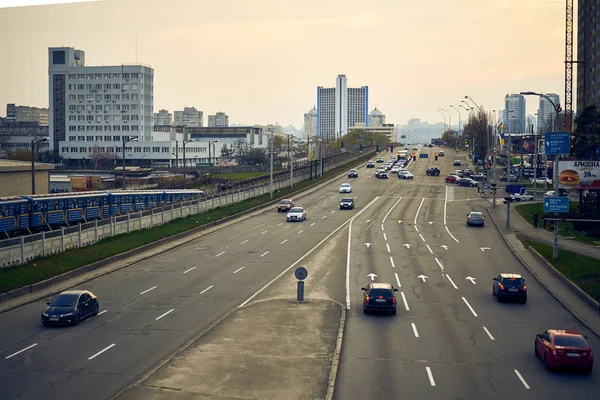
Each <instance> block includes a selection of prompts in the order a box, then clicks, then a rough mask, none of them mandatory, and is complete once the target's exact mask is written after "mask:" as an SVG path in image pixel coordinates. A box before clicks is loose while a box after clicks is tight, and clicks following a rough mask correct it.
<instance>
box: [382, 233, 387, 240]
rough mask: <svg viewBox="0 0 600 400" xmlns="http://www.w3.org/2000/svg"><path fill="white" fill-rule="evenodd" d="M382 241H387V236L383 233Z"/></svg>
mask: <svg viewBox="0 0 600 400" xmlns="http://www.w3.org/2000/svg"><path fill="white" fill-rule="evenodd" d="M383 240H385V241H387V235H386V234H385V232H383Z"/></svg>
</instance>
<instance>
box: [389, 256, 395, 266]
mask: <svg viewBox="0 0 600 400" xmlns="http://www.w3.org/2000/svg"><path fill="white" fill-rule="evenodd" d="M390 263H392V268H396V264H394V259H393V258H392V256H390Z"/></svg>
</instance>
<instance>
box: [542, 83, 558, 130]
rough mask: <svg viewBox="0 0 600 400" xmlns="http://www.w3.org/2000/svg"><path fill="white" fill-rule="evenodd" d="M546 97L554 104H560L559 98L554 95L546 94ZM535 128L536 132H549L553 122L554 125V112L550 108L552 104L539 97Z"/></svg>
mask: <svg viewBox="0 0 600 400" xmlns="http://www.w3.org/2000/svg"><path fill="white" fill-rule="evenodd" d="M547 96H548V97H550V98H551V99H552V101H553V102H554V104H556V105H559V104H560V96H559V95H558V94H556V93H547ZM537 114H538V115H537V126H538V132H540V133H543V132H549V131H551V130H552V121H553V120H554V124H555V127H558V125H556V110H555V109H554V107H552V104H551V103H550V102H549V101H548V100H546V99H545V98H543V97H540V106H539V108H538V111H537Z"/></svg>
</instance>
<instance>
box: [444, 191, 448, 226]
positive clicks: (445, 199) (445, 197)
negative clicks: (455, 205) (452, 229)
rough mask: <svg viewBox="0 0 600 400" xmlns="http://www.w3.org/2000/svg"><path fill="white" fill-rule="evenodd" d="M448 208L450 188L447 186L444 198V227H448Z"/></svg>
mask: <svg viewBox="0 0 600 400" xmlns="http://www.w3.org/2000/svg"><path fill="white" fill-rule="evenodd" d="M447 206H448V186H446V195H445V196H444V225H446V207H447Z"/></svg>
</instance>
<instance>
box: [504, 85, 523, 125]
mask: <svg viewBox="0 0 600 400" xmlns="http://www.w3.org/2000/svg"><path fill="white" fill-rule="evenodd" d="M504 110H505V112H506V113H507V115H506V120H505V121H506V128H505V129H506V131H505V132H507V133H523V132H525V131H526V124H527V120H526V119H525V96H522V95H520V94H507V95H506V96H505V97H504Z"/></svg>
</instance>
